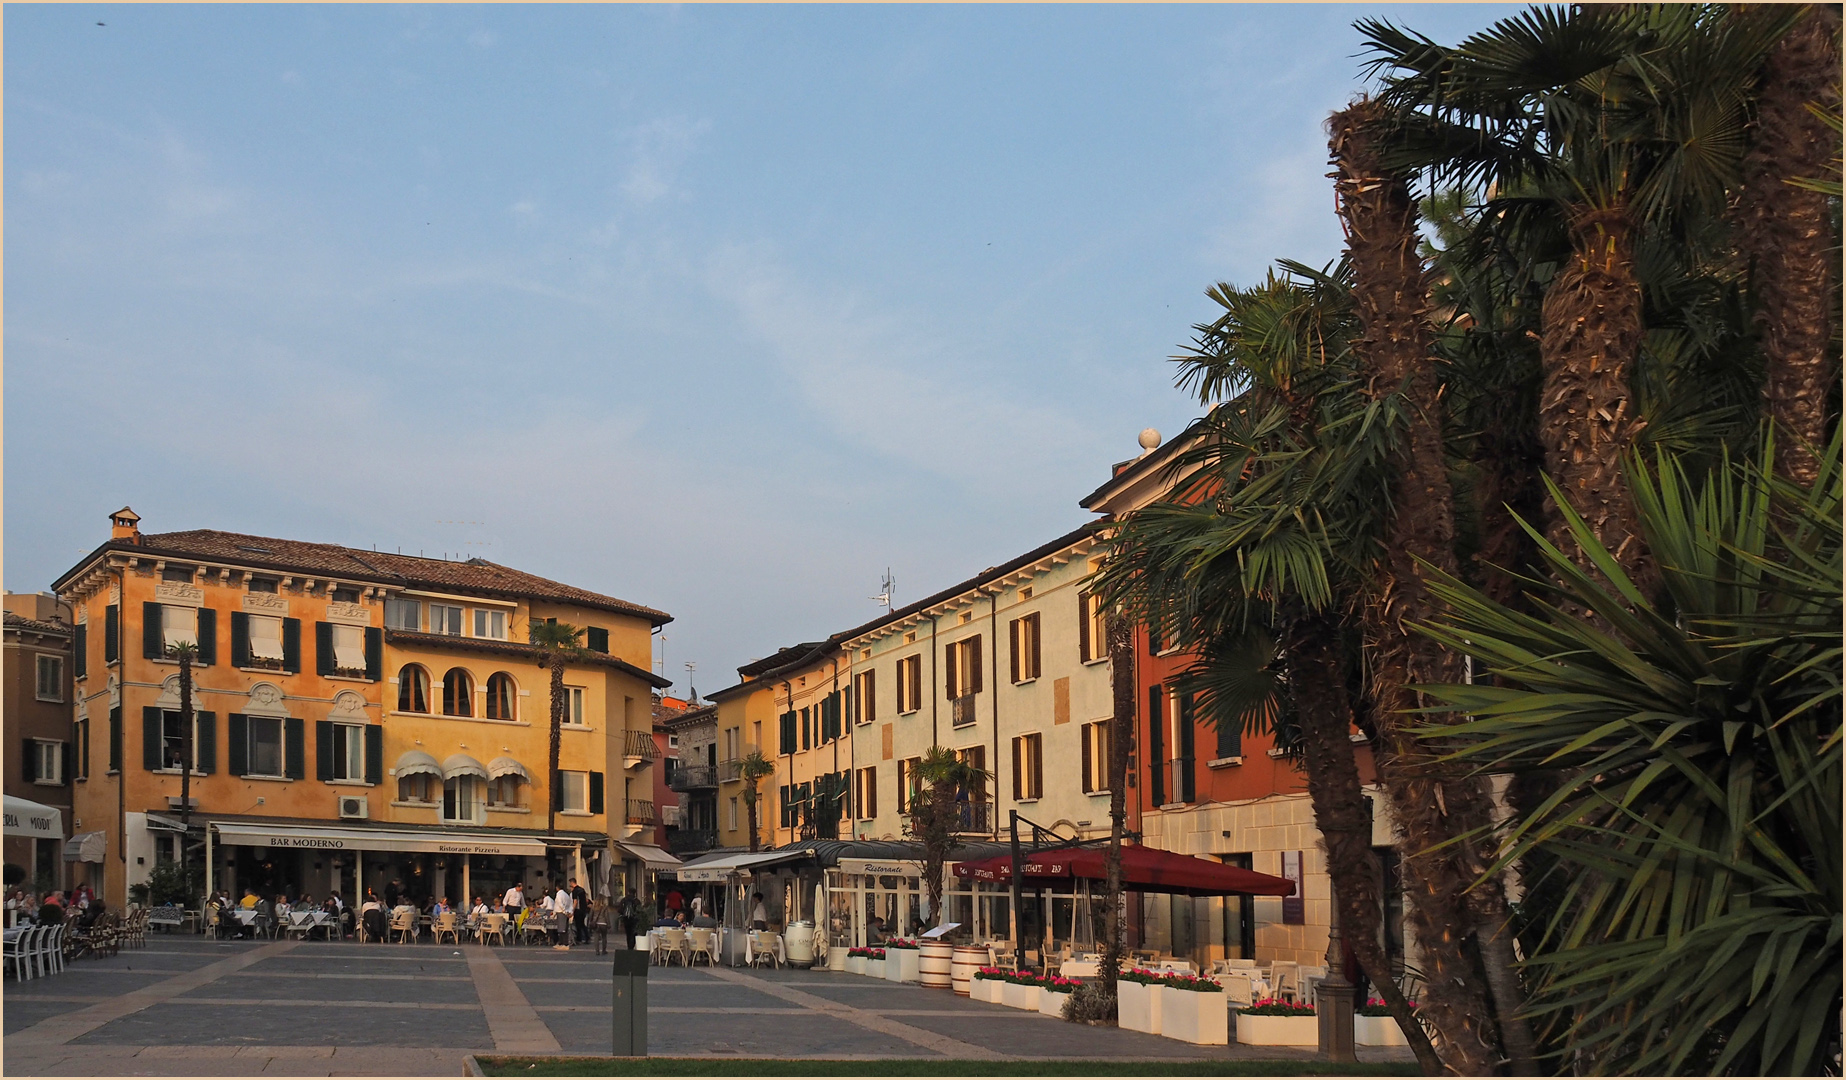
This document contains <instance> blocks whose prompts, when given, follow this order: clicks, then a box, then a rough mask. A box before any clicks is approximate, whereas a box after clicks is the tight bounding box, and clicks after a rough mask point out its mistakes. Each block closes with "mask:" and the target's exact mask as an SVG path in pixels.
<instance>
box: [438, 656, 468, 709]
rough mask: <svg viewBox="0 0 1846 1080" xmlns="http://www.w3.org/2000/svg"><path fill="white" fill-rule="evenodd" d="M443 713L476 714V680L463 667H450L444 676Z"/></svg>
mask: <svg viewBox="0 0 1846 1080" xmlns="http://www.w3.org/2000/svg"><path fill="white" fill-rule="evenodd" d="M442 715H444V716H473V715H474V680H473V679H472V678H470V677H469V676H468V672H467V671H465V670H463V669H462V668H450V669H449V673H448V674H447V675H444V676H443V677H442Z"/></svg>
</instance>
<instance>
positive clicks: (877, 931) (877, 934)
mask: <svg viewBox="0 0 1846 1080" xmlns="http://www.w3.org/2000/svg"><path fill="white" fill-rule="evenodd" d="M884 939H885V920H884V917H883V916H880V915H874V916H872V924H871V925H870V926H868V927H866V928H865V940H866V942H867V944H874V945H875V944H878V943H880V942H882V941H884Z"/></svg>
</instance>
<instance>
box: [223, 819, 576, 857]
mask: <svg viewBox="0 0 1846 1080" xmlns="http://www.w3.org/2000/svg"><path fill="white" fill-rule="evenodd" d="M214 828H216V829H217V830H218V842H219V843H221V844H241V845H244V846H247V847H272V848H315V849H319V850H326V851H435V852H444V853H447V854H451V855H543V854H545V841H544V840H542V839H540V838H538V837H534V836H493V835H490V834H481V833H434V832H428V833H419V832H389V831H386V830H383V829H378V830H373V829H322V828H312V827H308V826H295V825H245V824H237V825H229V824H220V825H216V826H214Z"/></svg>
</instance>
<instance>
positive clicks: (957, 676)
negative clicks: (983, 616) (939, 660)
mask: <svg viewBox="0 0 1846 1080" xmlns="http://www.w3.org/2000/svg"><path fill="white" fill-rule="evenodd" d="M943 661H944V668H945V675H946V676H947V678H946V680H945V682H944V685H945V686H946V687H947V688H948V693H949V696H950V697H952V698H959V697H967V696H968V695H969V694H978V693H980V692H981V636H980V635H979V634H976V635H974V636H973V637H971V638H963V639H962V640H960V641H957V642H955V643H954V644H952V645H950V646H949V647H948V648H947V649H945V650H943ZM973 719H974V718H973V716H970V717H969V720H970V721H972V720H973ZM960 720H961V718H960V717H959V716H957V717H956V721H957V722H958V723H959V722H960Z"/></svg>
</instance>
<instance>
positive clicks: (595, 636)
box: [583, 626, 609, 653]
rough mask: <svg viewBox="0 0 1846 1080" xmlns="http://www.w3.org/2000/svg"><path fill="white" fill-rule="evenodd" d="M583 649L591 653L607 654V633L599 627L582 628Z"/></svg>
mask: <svg viewBox="0 0 1846 1080" xmlns="http://www.w3.org/2000/svg"><path fill="white" fill-rule="evenodd" d="M583 647H584V648H586V649H588V650H590V651H591V652H599V653H606V652H608V651H609V631H607V630H605V629H604V628H602V627H600V626H586V627H584V628H583Z"/></svg>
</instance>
